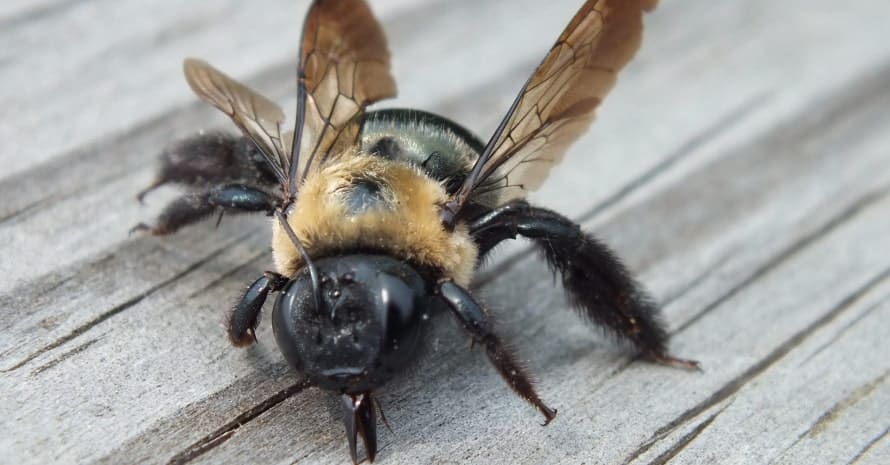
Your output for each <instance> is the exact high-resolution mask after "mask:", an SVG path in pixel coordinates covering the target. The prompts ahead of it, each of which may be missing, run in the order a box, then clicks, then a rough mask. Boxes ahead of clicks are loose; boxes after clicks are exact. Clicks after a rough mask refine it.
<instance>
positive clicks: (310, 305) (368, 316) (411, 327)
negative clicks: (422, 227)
mask: <svg viewBox="0 0 890 465" xmlns="http://www.w3.org/2000/svg"><path fill="white" fill-rule="evenodd" d="M316 266H317V268H318V271H319V273H320V275H321V288H320V289H319V291H320V292H321V293H322V298H321V299H320V301H321V302H322V308H318V307H317V305H316V299H315V298H314V296H313V292H314V290H313V287H312V282H311V279H310V277H309V275H308V273H303V274H301V275H300V276H298V277H297V278H296V279H294V280H293V281H291V282H290V283H289V284H288V285H287V287H285V289H284V292H282V293H281V294H280V295H279V298H278V300H277V301H276V303H275V308H274V310H273V313H272V325H273V326H272V327H273V329H274V331H275V340H276V342H277V343H278V346H279V348H280V349H281V351H282V352H283V353H284V355H285V357H286V358H287V360H288V362H289V363H290V364H291V365H292V366H293V367H294V368H296V369H297V370H298V371H299V372H301V373H303V374H304V375H305V376H306V377H307V378H309V379H310V380H311V381H312V382H313V383H314V384H316V385H317V386H319V387H322V388H324V389H330V390H334V391H338V392H342V393H359V392H368V391H370V390H372V389H374V388H377V387H379V386H381V385H382V384H384V383H385V382H387V381H388V380H390V379H391V378H392V377H393V376H395V375H396V374H397V373H398V371H399V370H400V369H402V368H404V367H405V366H406V365H407V364H408V362H409V361H410V360H411V359H413V355H414V354H415V353H416V351H417V349H418V344H419V342H420V340H421V335H422V330H423V322H424V321H426V319H425V318H423V312H424V311H426V309H427V307H428V302H427V300H428V298H427V297H425V296H426V295H427V294H428V292H427V289H426V288H427V286H426V282H425V281H424V279H423V278H422V277H421V276H420V274H418V273H417V272H416V271H415V270H414V269H413V268H411V267H410V266H408V265H406V264H405V263H403V262H400V261H398V260H395V259H393V258H390V257H387V256H380V255H349V256H343V257H336V258H329V259H324V260H319V261H318V262H317V263H316Z"/></svg>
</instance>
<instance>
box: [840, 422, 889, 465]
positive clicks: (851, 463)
mask: <svg viewBox="0 0 890 465" xmlns="http://www.w3.org/2000/svg"><path fill="white" fill-rule="evenodd" d="M888 435H890V427H887V429H885V430H884V431H883V432H882V433H881V434H879V435H877V436H875V437H874V439H872V440H871V441H868V443H866V444H865V446H864V447H863V448H862V449H859V452H857V453H856V455H854V456H853V458H852V459H850V461H849V462H847V465H855V464H856V463H859V460H861V459H862V457H865V454H867V453H868V451H870V450H871V449H872V448H873V447H874V446H875V445H877V444H878V443H879V442H881V441H882V440H884V438H886V437H887V436H888Z"/></svg>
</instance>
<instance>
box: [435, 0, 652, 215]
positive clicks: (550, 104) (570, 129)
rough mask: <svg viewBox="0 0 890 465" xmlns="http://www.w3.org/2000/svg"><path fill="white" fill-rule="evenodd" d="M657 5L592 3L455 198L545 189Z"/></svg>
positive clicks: (648, 0) (456, 203)
mask: <svg viewBox="0 0 890 465" xmlns="http://www.w3.org/2000/svg"><path fill="white" fill-rule="evenodd" d="M656 3H657V0H588V1H587V2H586V3H585V4H584V6H582V7H581V9H580V10H579V11H578V13H577V14H575V17H574V18H572V21H571V22H570V23H569V25H568V26H566V29H565V30H564V31H563V33H562V35H561V36H560V37H559V39H558V40H557V41H556V44H554V46H553V48H551V50H550V52H549V53H548V54H547V56H546V57H545V58H544V60H543V61H542V62H541V64H540V65H538V68H537V69H536V70H535V72H534V73H533V74H532V76H531V77H530V78H529V80H528V81H527V82H526V84H525V86H524V87H523V89H522V91H521V92H520V93H519V96H518V97H517V99H516V100H515V101H514V102H513V106H512V107H511V108H510V111H509V112H508V113H507V116H506V117H505V118H504V120H503V121H502V122H501V124H500V126H499V127H498V129H497V130H496V131H495V134H494V135H493V136H492V138H491V140H490V141H489V142H488V145H487V146H486V147H485V150H484V151H483V153H482V155H481V156H480V157H479V159H478V160H477V162H476V164H475V165H474V167H473V170H472V171H471V172H470V175H469V176H468V177H467V179H466V180H465V181H464V184H463V185H462V186H461V188H460V190H459V191H458V192H457V193H456V194H455V196H454V198H453V199H452V200H451V201H449V203H448V205H446V207H447V209H448V210H450V215H446V217H443V218H445V219H446V220H447V218H449V217H450V218H451V220H452V221H453V218H455V217H456V215H457V214H458V213H459V212H460V208H461V207H462V206H463V205H465V204H466V202H467V201H468V200H469V199H471V198H473V197H478V196H482V195H491V194H492V193H496V194H497V199H498V202H505V201H507V200H510V199H513V198H517V197H523V196H524V195H525V193H526V192H527V191H530V190H533V189H536V188H537V187H539V186H540V185H541V183H542V182H543V181H544V179H545V178H546V177H547V174H548V173H549V171H550V168H552V167H553V166H554V165H555V164H557V163H559V162H560V161H561V160H562V158H563V155H564V154H565V152H566V150H567V149H568V147H569V145H571V144H572V143H573V142H574V141H575V139H577V138H578V137H579V136H580V135H581V134H582V133H583V132H584V131H585V130H586V129H587V127H588V126H589V125H590V122H591V121H592V120H593V115H594V110H595V109H596V108H597V107H598V106H599V104H600V102H602V100H603V98H604V97H605V96H606V94H607V93H608V92H609V90H611V88H612V86H613V85H614V84H615V79H616V76H617V73H618V71H619V70H620V69H621V68H622V67H623V66H624V65H625V64H626V63H627V62H628V61H630V59H631V58H632V57H633V55H634V54H635V53H636V51H637V49H638V48H639V46H640V41H641V35H642V14H643V11H645V10H649V9H652V8H654V7H655V4H656Z"/></svg>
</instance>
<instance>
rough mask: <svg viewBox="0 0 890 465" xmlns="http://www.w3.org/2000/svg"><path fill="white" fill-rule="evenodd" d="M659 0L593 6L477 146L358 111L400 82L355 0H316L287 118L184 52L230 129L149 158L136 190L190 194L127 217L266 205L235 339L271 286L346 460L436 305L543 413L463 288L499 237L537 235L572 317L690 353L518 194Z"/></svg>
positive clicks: (572, 229)
mask: <svg viewBox="0 0 890 465" xmlns="http://www.w3.org/2000/svg"><path fill="white" fill-rule="evenodd" d="M656 1H657V0H588V1H586V2H585V3H584V5H583V6H581V8H580V10H579V11H578V12H577V14H576V15H575V16H574V17H573V18H572V20H571V22H569V24H568V26H567V27H566V28H565V30H564V31H563V33H562V35H560V36H559V39H558V40H557V41H556V43H555V44H554V46H553V47H552V48H551V49H550V51H549V53H548V54H547V55H546V56H545V57H544V59H543V61H542V62H541V63H540V65H539V66H538V67H537V68H536V69H535V71H534V72H533V74H532V75H531V77H530V78H529V79H528V81H527V82H526V83H525V85H524V86H523V88H522V90H521V91H520V92H519V95H518V97H517V98H516V99H515V101H514V102H513V104H512V106H511V107H510V108H509V110H508V111H507V114H506V116H505V117H504V119H503V120H502V121H501V123H500V125H499V126H498V127H497V129H496V130H495V131H494V134H492V135H491V137H490V138H489V139H488V141H487V142H483V141H481V140H479V139H478V138H476V137H475V136H473V135H472V133H471V132H470V131H468V130H466V129H464V128H463V127H461V126H460V125H458V124H456V123H454V122H452V121H450V120H448V119H446V118H443V117H441V116H437V115H434V114H432V113H427V112H423V111H418V110H406V109H384V110H375V111H368V110H367V107H368V106H369V105H371V104H373V103H375V102H378V101H380V100H383V99H386V98H391V97H393V96H395V94H396V84H395V81H394V79H393V77H392V75H391V72H390V54H389V50H388V46H387V42H386V38H385V37H384V34H383V31H382V29H381V27H380V25H379V24H378V22H377V21H376V19H375V18H374V16H373V14H372V12H371V10H370V9H369V7H368V6H367V5H366V4H365V2H364V1H363V0H338V1H333V0H316V1H314V2H313V3H312V5H311V6H310V8H309V11H308V14H307V17H306V20H305V23H304V27H303V32H302V37H301V42H300V57H299V66H298V68H297V82H298V85H297V111H296V124H295V126H294V127H293V128H294V129H293V130H288V127H287V126H285V115H284V112H283V111H282V110H281V108H280V107H279V106H278V105H276V104H275V103H273V102H272V101H270V100H268V99H267V98H265V97H263V96H261V95H259V94H258V93H256V92H254V91H253V90H251V89H249V88H248V87H246V86H244V85H242V84H240V83H238V82H236V81H235V80H233V79H232V78H230V77H228V76H226V75H225V74H223V73H222V72H220V71H218V70H217V69H215V68H213V67H212V66H210V65H209V64H207V63H205V62H203V61H200V60H196V59H187V60H185V64H184V70H185V76H186V79H187V80H188V83H189V85H190V86H191V88H192V89H193V90H194V91H195V92H196V93H197V94H198V96H199V97H200V98H202V99H203V100H205V101H207V102H208V103H210V104H211V105H213V106H215V107H216V108H218V109H219V110H221V111H222V112H224V113H225V114H226V115H228V116H229V117H230V118H231V120H232V121H233V122H234V123H235V125H236V126H238V128H239V129H240V130H241V133H242V135H241V136H240V137H235V136H230V135H225V134H221V133H207V134H200V135H198V136H195V137H192V138H188V139H185V140H183V141H180V142H179V143H177V144H175V145H173V146H172V147H171V148H169V149H167V150H166V151H165V152H164V153H162V155H161V168H160V170H159V173H158V175H157V177H156V179H155V181H154V182H153V183H152V184H151V185H150V186H149V187H148V188H147V189H145V190H144V191H142V192H141V193H140V194H139V198H140V200H141V199H142V197H143V196H144V195H145V194H146V193H148V192H149V191H151V190H152V189H154V188H156V187H158V186H161V185H163V184H167V183H174V184H179V185H180V186H184V187H185V188H186V193H184V194H183V195H182V196H181V197H179V198H177V199H175V200H173V201H172V202H171V203H170V204H169V205H167V206H166V208H165V209H164V210H163V211H162V213H161V214H160V216H159V217H158V218H157V220H156V221H155V223H154V224H153V225H147V224H144V223H143V224H140V225H138V226H136V227H135V228H134V229H136V230H141V231H145V232H148V233H150V234H153V235H166V234H171V233H174V232H176V231H177V230H179V229H180V228H182V227H184V226H186V225H189V224H192V223H196V222H198V221H200V220H203V219H206V218H208V217H210V216H212V215H214V214H220V215H222V214H223V213H225V214H236V213H248V212H265V213H267V214H268V215H269V216H271V217H272V218H273V221H272V251H273V259H274V268H275V271H268V272H266V273H264V274H263V275H262V276H260V277H259V278H257V279H256V281H254V282H253V283H252V284H250V286H248V287H247V289H246V291H245V292H244V293H243V294H242V295H241V297H240V299H239V300H238V302H237V304H235V306H234V308H233V309H232V311H231V312H230V313H229V316H228V322H227V331H228V337H229V339H230V340H231V342H232V344H234V345H235V346H238V347H245V346H249V345H250V344H252V343H254V342H256V335H255V331H254V330H255V328H256V327H257V324H258V322H259V316H260V311H261V309H262V307H263V304H264V302H265V301H266V299H267V297H268V296H269V294H270V293H278V295H277V298H276V300H275V304H274V307H273V310H272V328H273V331H274V335H275V341H276V343H277V345H278V347H279V348H280V350H281V352H282V354H283V355H284V358H285V359H287V361H288V363H289V364H290V365H291V366H292V367H293V368H294V369H295V370H296V371H297V372H298V373H300V374H301V375H302V376H303V377H305V379H307V380H308V382H309V383H311V384H312V385H314V386H317V387H319V388H322V389H325V390H329V391H333V392H334V393H336V394H337V395H339V396H340V398H341V401H342V402H341V403H342V409H343V421H344V424H345V429H346V436H347V440H348V443H349V451H350V454H351V458H352V461H353V462H354V463H357V462H358V452H357V440H358V439H359V438H360V439H361V441H362V443H363V445H364V449H365V453H366V454H367V457H368V459H369V460H370V461H373V460H374V458H375V455H376V453H377V433H376V426H377V411H378V410H379V408H380V407H379V405H378V403H377V400H376V398H375V397H374V396H375V392H379V390H380V389H381V388H382V387H383V386H384V385H386V384H387V383H388V382H390V381H391V380H392V379H393V378H394V377H396V376H397V375H398V374H400V373H401V372H404V371H405V369H406V368H407V367H409V366H411V365H413V364H414V363H415V362H417V360H416V358H418V353H419V351H418V349H419V347H421V345H422V344H423V343H424V341H425V338H426V337H427V334H428V331H429V329H430V325H431V324H432V323H431V322H432V321H434V319H433V318H432V316H435V315H439V314H445V315H450V316H451V317H453V318H454V319H455V321H456V322H457V323H458V324H459V326H460V327H462V328H463V330H464V331H465V332H466V334H467V336H468V337H469V338H471V339H472V340H473V341H474V342H475V343H476V344H478V345H479V346H481V347H482V348H483V350H484V351H485V353H486V354H487V356H488V359H489V360H490V361H491V364H492V365H493V367H494V369H495V370H497V372H498V373H499V374H500V375H501V376H502V377H503V378H504V380H505V381H506V383H507V385H508V386H509V387H510V388H511V389H512V390H513V391H514V392H515V393H516V394H517V395H519V396H520V397H521V398H523V399H525V400H526V401H528V402H529V403H530V404H531V405H532V406H533V407H534V408H536V409H537V410H538V411H539V412H540V413H541V415H543V417H544V424H547V423H549V422H550V421H551V420H553V418H554V417H555V416H556V413H557V411H556V409H554V408H551V407H549V406H548V405H547V404H545V403H544V401H543V400H541V398H540V396H539V395H538V393H537V392H536V390H535V386H534V385H533V383H532V381H531V377H530V375H529V372H528V370H527V369H526V368H525V367H523V365H522V364H520V363H519V361H518V360H517V357H516V355H515V354H514V353H513V351H511V350H510V349H509V348H508V347H509V345H508V344H506V343H505V342H504V340H503V339H502V338H501V337H499V336H498V335H497V332H496V330H495V328H494V327H493V325H492V322H491V320H490V318H489V314H488V311H487V310H486V309H485V308H484V307H483V305H481V304H480V303H479V301H478V300H477V299H476V298H475V297H474V296H473V295H472V294H471V293H470V292H469V291H468V290H467V287H468V286H469V284H470V281H471V280H472V277H473V274H474V272H475V271H476V269H477V268H478V266H479V264H480V260H481V259H482V258H483V257H485V256H486V254H488V252H489V251H490V250H492V248H493V247H495V246H496V245H497V244H499V243H501V242H502V241H505V240H507V239H515V238H517V237H520V236H521V237H524V238H527V239H529V240H530V241H531V242H532V243H533V244H534V245H535V246H536V247H537V248H538V249H540V251H541V252H542V253H543V256H544V257H545V259H546V261H547V262H548V264H549V265H550V266H551V268H552V269H553V270H554V272H555V273H557V274H558V275H559V276H560V277H561V280H562V283H563V285H564V287H565V289H566V291H567V293H568V295H569V297H570V300H571V301H572V303H573V304H574V307H576V308H577V309H578V311H579V313H580V314H581V315H582V316H584V317H586V318H587V319H588V320H590V321H591V322H593V323H595V324H597V325H599V326H602V327H604V328H606V329H607V330H610V331H611V332H612V333H614V335H615V336H616V337H617V338H618V339H620V340H623V341H626V342H629V343H630V344H631V345H632V346H634V347H635V348H636V349H637V350H638V351H639V352H640V353H641V354H642V355H643V356H644V357H646V358H648V359H650V360H652V361H655V362H659V363H664V364H670V365H675V366H680V367H686V368H697V367H698V364H697V362H695V361H691V360H684V359H680V358H676V357H674V356H672V355H671V354H670V353H669V351H668V349H667V333H666V331H665V329H664V325H663V323H662V321H661V316H660V309H659V308H658V307H657V306H656V304H655V303H654V301H653V300H652V299H651V298H650V297H649V296H648V294H647V293H646V292H645V290H644V289H643V288H642V287H641V286H640V285H639V284H638V283H637V282H636V281H635V280H634V278H633V277H632V276H631V274H630V273H629V272H628V270H627V268H626V267H625V266H624V265H623V264H622V263H621V261H620V260H619V259H618V257H617V256H616V255H615V253H613V252H612V251H611V250H610V249H609V248H608V247H607V246H606V245H604V244H603V243H602V242H601V241H600V240H598V239H596V238H594V237H593V236H592V235H591V234H589V233H587V232H584V231H582V229H581V228H580V226H579V225H577V224H576V223H575V222H573V221H572V220H570V219H568V218H566V217H565V216H563V215H560V214H559V213H556V212H554V211H551V210H548V209H546V208H542V207H538V206H535V205H532V204H530V203H529V202H527V201H526V200H525V198H526V194H527V193H528V192H530V191H533V190H534V189H536V188H537V187H539V186H540V185H541V183H542V182H543V181H544V180H545V178H546V177H547V174H548V173H549V171H550V169H551V168H552V167H553V166H554V165H555V164H556V163H558V162H559V161H560V160H562V158H563V155H564V153H565V152H566V150H567V149H568V147H569V146H570V145H571V144H572V142H573V141H574V140H575V139H576V138H578V137H579V136H580V135H581V134H582V133H583V132H584V131H585V130H586V128H587V127H588V126H589V125H590V123H591V120H592V119H593V115H594V111H595V109H596V108H597V107H598V106H599V104H600V102H601V101H602V100H603V98H604V97H605V96H606V94H607V93H608V92H609V90H610V89H611V88H612V87H613V85H614V84H615V80H616V75H617V73H618V71H619V70H620V69H621V68H622V67H623V66H624V65H625V64H626V63H627V62H628V61H629V60H630V59H631V58H632V56H633V55H634V54H635V52H636V51H637V49H638V48H639V46H640V41H641V34H642V16H643V13H644V12H645V11H648V10H651V9H652V8H654V7H655V3H656Z"/></svg>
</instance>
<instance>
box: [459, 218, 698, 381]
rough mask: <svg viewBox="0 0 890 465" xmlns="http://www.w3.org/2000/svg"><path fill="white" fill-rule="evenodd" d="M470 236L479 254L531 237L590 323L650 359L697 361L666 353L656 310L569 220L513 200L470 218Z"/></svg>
mask: <svg viewBox="0 0 890 465" xmlns="http://www.w3.org/2000/svg"><path fill="white" fill-rule="evenodd" d="M470 234H472V235H473V238H474V239H475V240H476V242H477V243H478V244H479V247H480V253H481V254H484V253H486V252H488V251H489V250H490V249H491V248H492V247H494V245H496V244H497V243H498V242H501V241H503V240H505V239H513V238H515V237H516V236H524V237H527V238H529V239H532V240H533V241H534V243H535V245H537V246H538V248H539V249H541V251H542V252H543V254H544V256H545V257H546V258H547V262H548V263H549V264H550V266H551V268H553V269H554V270H557V271H559V273H560V274H561V275H562V281H563V285H564V286H565V288H566V290H567V291H568V293H569V297H570V298H571V300H572V301H573V303H574V304H575V306H576V307H578V308H579V309H580V310H582V313H583V314H584V316H586V317H587V318H588V319H589V320H590V321H592V322H594V323H597V324H600V325H603V326H605V327H607V328H609V329H611V330H612V331H613V332H614V333H615V334H616V335H617V336H619V337H620V338H623V339H625V340H627V341H629V342H631V343H632V344H633V345H634V346H635V347H636V348H637V349H638V350H639V351H640V352H641V353H642V354H643V355H644V356H646V357H648V358H650V359H652V360H654V361H656V362H659V363H664V364H669V365H677V366H681V367H684V368H692V369H698V368H699V365H698V362H695V361H693V360H684V359H681V358H676V357H674V356H672V355H671V354H670V353H669V352H668V350H667V339H668V336H667V332H666V331H665V329H664V324H663V323H662V322H661V310H660V309H659V308H658V306H657V305H656V304H655V303H654V301H653V299H652V298H651V297H649V294H648V293H646V291H645V290H644V289H643V288H642V286H640V285H639V284H638V283H637V282H636V281H635V280H634V279H633V277H632V276H631V274H630V272H629V271H628V270H627V268H626V267H625V266H624V264H622V263H621V261H620V260H619V259H618V257H617V256H616V255H615V254H614V253H613V252H612V251H611V250H609V248H608V247H606V245H605V244H603V243H601V242H600V241H598V240H597V239H596V238H594V237H593V236H591V235H589V234H585V233H584V231H582V230H581V227H580V226H579V225H577V224H576V223H575V222H573V221H571V220H569V219H568V218H566V217H564V216H562V215H560V214H559V213H556V212H554V211H551V210H547V209H544V208H538V207H533V206H531V205H529V204H528V203H526V202H524V201H519V202H512V203H508V204H506V205H503V206H501V207H499V208H497V209H495V210H492V211H491V212H489V213H488V214H486V215H483V216H482V217H480V218H478V219H476V220H475V221H473V222H472V223H471V224H470Z"/></svg>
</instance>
